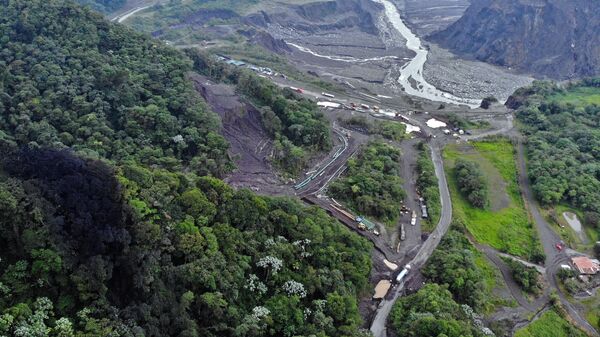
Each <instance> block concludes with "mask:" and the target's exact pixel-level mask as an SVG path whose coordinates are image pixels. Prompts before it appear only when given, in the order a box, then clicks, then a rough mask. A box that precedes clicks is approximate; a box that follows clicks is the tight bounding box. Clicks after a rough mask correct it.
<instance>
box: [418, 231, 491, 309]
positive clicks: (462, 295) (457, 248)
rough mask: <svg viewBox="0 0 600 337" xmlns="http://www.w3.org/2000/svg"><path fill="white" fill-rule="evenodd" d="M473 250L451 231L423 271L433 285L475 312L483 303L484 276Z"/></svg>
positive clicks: (465, 240)
mask: <svg viewBox="0 0 600 337" xmlns="http://www.w3.org/2000/svg"><path fill="white" fill-rule="evenodd" d="M473 251H474V248H473V246H472V245H471V243H470V242H469V241H468V240H467V238H466V237H465V236H464V234H462V233H460V232H458V231H456V230H451V231H449V232H448V233H447V234H446V236H444V238H443V239H442V242H441V243H440V245H439V246H438V248H437V249H436V250H435V251H434V252H433V254H432V255H431V258H430V259H429V261H428V262H427V264H426V265H425V268H424V269H423V275H424V276H425V277H427V279H429V280H430V281H432V282H435V283H438V284H444V285H446V286H448V289H449V290H450V292H451V293H452V295H453V297H454V299H455V300H456V301H457V302H458V303H461V304H468V305H469V306H471V307H472V308H474V309H477V310H479V309H482V308H483V306H484V304H485V300H487V299H486V298H485V294H484V292H483V275H482V274H481V271H480V270H479V268H478V267H477V265H476V263H475V257H474V253H473Z"/></svg>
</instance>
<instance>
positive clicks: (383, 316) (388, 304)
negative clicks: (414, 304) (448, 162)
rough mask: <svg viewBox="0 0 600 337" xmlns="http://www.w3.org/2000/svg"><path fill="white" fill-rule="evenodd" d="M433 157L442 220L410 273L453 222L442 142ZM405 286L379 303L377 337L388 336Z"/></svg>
mask: <svg viewBox="0 0 600 337" xmlns="http://www.w3.org/2000/svg"><path fill="white" fill-rule="evenodd" d="M430 148H431V158H432V159H433V165H434V167H435V175H436V176H437V178H438V187H439V189H440V202H441V205H442V212H441V216H440V221H439V222H438V225H437V227H436V229H435V230H434V231H433V232H432V233H431V235H430V236H429V238H428V239H427V241H425V243H423V245H422V246H421V247H420V249H419V251H418V252H417V255H416V256H415V258H414V259H412V260H411V261H410V262H409V264H410V265H411V267H412V269H411V271H410V274H414V273H416V272H418V271H419V270H420V269H421V268H422V267H423V265H424V264H425V262H426V261H427V260H428V259H429V257H430V256H431V254H432V253H433V251H434V250H435V248H436V247H437V246H438V245H439V243H440V241H441V239H442V237H443V236H444V234H446V232H447V231H448V228H449V227H450V223H451V222H452V203H451V200H450V192H449V191H448V183H447V182H446V175H445V173H444V164H443V161H442V156H441V148H442V144H440V143H438V142H431V144H430ZM403 288H404V282H402V283H400V284H398V286H396V287H395V288H394V289H393V290H392V291H393V294H392V296H391V298H389V299H388V298H386V299H384V300H383V301H382V302H381V304H380V305H379V309H378V310H377V314H376V315H375V318H374V319H373V322H372V323H371V328H370V330H371V332H372V333H373V335H374V336H375V337H385V336H387V331H386V322H387V318H388V316H389V314H390V311H391V310H392V307H393V305H394V303H395V302H396V300H397V299H398V297H400V296H401V294H402V290H403Z"/></svg>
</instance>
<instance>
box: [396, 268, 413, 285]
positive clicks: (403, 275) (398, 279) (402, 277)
mask: <svg viewBox="0 0 600 337" xmlns="http://www.w3.org/2000/svg"><path fill="white" fill-rule="evenodd" d="M410 268H411V267H410V264H407V265H406V266H404V269H402V271H401V272H400V274H398V276H396V282H397V283H400V282H402V280H403V279H404V277H406V274H408V271H409V270H410Z"/></svg>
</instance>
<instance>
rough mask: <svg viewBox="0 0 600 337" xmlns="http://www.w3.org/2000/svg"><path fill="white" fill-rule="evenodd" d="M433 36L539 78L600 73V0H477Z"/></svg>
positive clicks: (444, 44) (454, 47) (453, 47)
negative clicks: (452, 22) (599, 0)
mask: <svg viewBox="0 0 600 337" xmlns="http://www.w3.org/2000/svg"><path fill="white" fill-rule="evenodd" d="M429 39H430V40H432V41H433V42H436V43H438V44H440V45H441V46H442V47H445V48H448V49H451V50H453V51H454V52H456V53H458V54H462V55H466V56H470V57H474V58H476V59H478V60H482V61H486V62H490V63H493V64H498V65H502V66H507V67H513V68H516V69H519V70H522V71H525V72H528V73H531V74H532V75H537V76H538V77H549V78H554V79H570V78H578V77H585V76H593V75H597V74H599V73H600V3H599V2H598V0H569V1H565V0H473V1H472V4H471V6H470V7H469V8H468V9H467V11H466V12H465V14H464V15H463V17H462V18H461V19H460V20H458V21H457V22H455V23H454V24H452V25H451V26H450V27H448V28H447V29H445V30H443V31H440V32H437V33H434V34H433V35H431V36H430V37H429Z"/></svg>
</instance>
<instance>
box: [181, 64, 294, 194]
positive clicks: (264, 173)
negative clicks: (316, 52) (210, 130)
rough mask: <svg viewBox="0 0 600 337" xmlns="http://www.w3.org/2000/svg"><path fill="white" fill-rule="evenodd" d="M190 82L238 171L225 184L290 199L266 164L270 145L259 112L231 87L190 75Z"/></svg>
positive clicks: (269, 138) (270, 142) (282, 185)
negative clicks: (218, 120) (212, 116)
mask: <svg viewBox="0 0 600 337" xmlns="http://www.w3.org/2000/svg"><path fill="white" fill-rule="evenodd" d="M192 80H193V82H194V85H195V87H196V90H197V91H198V92H199V93H200V94H201V95H202V97H204V99H205V100H206V102H207V103H208V104H209V105H210V107H211V109H212V110H213V111H214V112H216V113H217V114H218V115H219V117H221V121H222V122H221V123H222V127H221V133H222V135H223V136H224V137H225V138H226V139H227V141H228V142H229V144H230V149H229V154H230V156H231V158H232V159H233V161H234V163H235V165H236V167H237V168H236V169H235V171H234V172H233V173H231V174H230V175H229V176H227V177H226V179H225V181H226V182H227V183H228V184H230V185H231V186H233V187H235V188H249V189H251V190H253V191H255V192H258V193H260V194H266V195H293V194H294V193H293V190H292V189H291V188H290V186H288V185H286V184H285V183H284V182H283V181H282V180H281V178H280V177H279V176H278V175H277V174H276V173H275V170H274V169H273V167H272V166H271V164H270V163H269V160H268V158H269V155H270V154H271V151H272V150H273V142H272V140H271V137H270V136H269V135H268V134H267V132H266V131H265V130H264V128H263V126H262V122H261V115H260V111H258V110H257V109H256V108H255V107H254V106H252V105H251V104H249V103H247V102H244V101H243V100H242V99H241V98H240V97H239V96H238V95H236V93H235V91H234V88H233V87H232V86H229V85H224V84H217V83H214V82H212V81H211V80H209V79H208V78H206V77H204V76H200V75H193V76H192Z"/></svg>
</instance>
